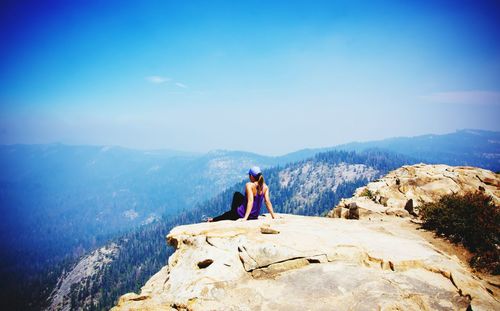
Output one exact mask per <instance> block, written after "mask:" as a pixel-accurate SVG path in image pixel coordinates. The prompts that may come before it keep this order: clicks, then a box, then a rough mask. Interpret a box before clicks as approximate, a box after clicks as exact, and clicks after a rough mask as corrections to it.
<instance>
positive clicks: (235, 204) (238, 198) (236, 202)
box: [231, 191, 245, 211]
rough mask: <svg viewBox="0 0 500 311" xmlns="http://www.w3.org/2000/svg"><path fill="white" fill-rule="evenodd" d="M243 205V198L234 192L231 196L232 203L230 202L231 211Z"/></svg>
mask: <svg viewBox="0 0 500 311" xmlns="http://www.w3.org/2000/svg"><path fill="white" fill-rule="evenodd" d="M243 203H245V196H244V195H243V194H242V193H241V192H238V191H236V192H235V193H234V194H233V201H232V202H231V210H232V211H236V210H237V209H238V207H240V206H241V204H243Z"/></svg>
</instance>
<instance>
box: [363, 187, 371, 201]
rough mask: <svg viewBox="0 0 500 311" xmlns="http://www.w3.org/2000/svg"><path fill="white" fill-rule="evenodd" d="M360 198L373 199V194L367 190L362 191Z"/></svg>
mask: <svg viewBox="0 0 500 311" xmlns="http://www.w3.org/2000/svg"><path fill="white" fill-rule="evenodd" d="M361 196H362V197H369V198H370V199H373V193H372V192H371V191H370V189H368V188H365V189H363V192H361Z"/></svg>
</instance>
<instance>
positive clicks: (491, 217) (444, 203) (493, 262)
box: [420, 192, 500, 275]
mask: <svg viewBox="0 0 500 311" xmlns="http://www.w3.org/2000/svg"><path fill="white" fill-rule="evenodd" d="M420 211H421V216H422V220H423V221H424V223H423V228H425V229H429V230H433V231H435V232H436V233H437V234H439V235H442V236H445V237H447V238H449V239H450V240H451V241H452V242H455V243H462V244H463V245H464V246H465V247H466V248H467V249H469V250H470V251H471V252H472V253H473V254H474V256H473V257H472V259H471V262H470V264H471V266H473V267H476V268H478V269H481V270H487V271H489V272H490V273H493V274H495V275H498V274H500V245H499V244H500V243H499V239H500V207H499V206H497V205H495V204H494V203H493V201H492V198H491V197H490V196H488V195H486V194H484V193H482V192H475V193H466V194H463V195H459V194H450V195H445V196H443V197H442V198H441V199H439V200H438V201H437V202H433V203H425V204H423V205H422V206H421V207H420Z"/></svg>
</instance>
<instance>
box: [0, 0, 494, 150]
mask: <svg viewBox="0 0 500 311" xmlns="http://www.w3.org/2000/svg"><path fill="white" fill-rule="evenodd" d="M233 2H236V1H189V0H188V1H95V2H92V1H59V2H52V1H43V2H42V1H32V2H29V1H27V2H26V1H25V2H23V1H10V2H9V1H8V2H3V4H1V5H0V42H1V43H2V44H1V46H2V47H1V48H0V143H3V144H11V143H52V142H62V143H67V144H93V145H96V144H97V145H102V144H105V145H109V144H110V145H121V146H127V147H133V148H145V149H149V148H170V149H180V150H188V151H208V150H212V149H237V150H246V151H253V152H257V153H263V154H272V155H275V154H283V153H286V152H290V151H294V150H298V149H302V148H306V147H322V146H332V145H335V144H339V143H345V142H350V141H355V140H361V141H364V140H372V139H381V138H387V137H394V136H413V135H419V134H427V133H438V134H439V133H447V132H452V131H455V130H456V129H462V128H479V129H487V130H497V131H498V130H500V122H498V120H499V119H500V4H499V2H498V1H467V2H465V1H464V2H462V1H428V2H427V1H414V2H409V1H408V2H406V3H403V1H276V2H275V1H245V2H243V1H241V2H238V3H233ZM426 2H427V3H426Z"/></svg>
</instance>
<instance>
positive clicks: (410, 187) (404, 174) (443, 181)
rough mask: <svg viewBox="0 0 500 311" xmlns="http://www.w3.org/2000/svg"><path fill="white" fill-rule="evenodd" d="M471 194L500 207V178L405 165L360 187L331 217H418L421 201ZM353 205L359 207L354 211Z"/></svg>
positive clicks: (477, 172)
mask: <svg viewBox="0 0 500 311" xmlns="http://www.w3.org/2000/svg"><path fill="white" fill-rule="evenodd" d="M469 191H483V192H485V193H486V194H488V195H490V196H491V197H492V198H493V201H494V202H495V204H497V205H500V175H499V174H495V173H493V172H491V171H488V170H484V169H480V168H475V167H468V166H456V167H454V166H448V165H426V164H417V165H412V166H403V167H401V168H399V169H397V170H394V171H392V172H390V173H389V174H387V175H386V176H384V177H383V178H381V179H379V180H376V181H374V182H371V183H369V184H368V185H367V186H365V187H361V188H358V189H357V190H356V193H355V195H354V196H353V197H352V198H349V199H342V200H341V202H340V203H339V204H338V205H337V206H336V207H335V208H334V209H333V210H332V211H330V212H329V214H328V216H329V217H334V218H351V219H356V218H357V217H358V218H359V217H361V218H363V217H374V216H375V217H376V216H377V215H382V214H385V215H393V216H399V217H410V216H417V214H418V206H419V205H420V204H422V202H433V201H436V200H437V199H439V198H440V197H441V196H443V195H445V194H452V193H465V192H469ZM353 206H356V208H355V209H353ZM353 213H356V215H353Z"/></svg>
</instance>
